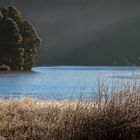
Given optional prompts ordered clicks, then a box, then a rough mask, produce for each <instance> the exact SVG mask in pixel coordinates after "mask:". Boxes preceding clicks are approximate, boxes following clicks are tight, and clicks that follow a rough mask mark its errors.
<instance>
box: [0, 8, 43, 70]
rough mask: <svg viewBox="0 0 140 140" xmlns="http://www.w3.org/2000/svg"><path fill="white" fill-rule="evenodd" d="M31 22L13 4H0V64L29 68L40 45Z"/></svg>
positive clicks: (15, 68)
mask: <svg viewBox="0 0 140 140" xmlns="http://www.w3.org/2000/svg"><path fill="white" fill-rule="evenodd" d="M40 42H41V41H40V38H39V37H38V35H37V33H36V30H35V28H34V26H33V24H31V23H30V21H28V20H26V19H25V18H24V17H23V16H22V14H21V13H20V12H19V11H18V10H17V8H15V7H14V6H8V7H6V6H0V65H3V64H6V65H9V66H10V67H11V69H12V70H31V68H32V66H33V62H34V57H35V55H36V53H37V51H38V48H39V46H40Z"/></svg>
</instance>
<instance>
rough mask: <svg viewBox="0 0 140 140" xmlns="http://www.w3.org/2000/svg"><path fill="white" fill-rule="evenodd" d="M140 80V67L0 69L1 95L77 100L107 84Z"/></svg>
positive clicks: (112, 84)
mask: <svg viewBox="0 0 140 140" xmlns="http://www.w3.org/2000/svg"><path fill="white" fill-rule="evenodd" d="M139 80H140V68H139V67H136V68H130V67H89V66H54V67H34V68H33V69H32V71H31V72H0V97H2V98H11V97H17V98H19V97H23V96H31V97H35V98H43V99H58V100H62V99H77V98H79V97H80V96H81V95H83V94H84V95H85V96H89V95H91V94H94V92H95V91H96V89H97V87H98V86H99V85H101V84H103V83H104V84H105V86H106V85H107V86H108V87H109V88H110V89H111V88H113V86H114V85H115V86H116V87H119V88H120V87H121V86H123V84H124V83H126V82H129V83H133V82H137V83H138V82H139Z"/></svg>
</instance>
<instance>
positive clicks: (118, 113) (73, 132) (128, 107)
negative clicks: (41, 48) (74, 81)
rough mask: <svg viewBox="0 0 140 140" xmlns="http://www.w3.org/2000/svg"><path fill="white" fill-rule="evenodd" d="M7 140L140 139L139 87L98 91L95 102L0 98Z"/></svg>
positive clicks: (1, 125)
mask: <svg viewBox="0 0 140 140" xmlns="http://www.w3.org/2000/svg"><path fill="white" fill-rule="evenodd" d="M0 135H1V136H2V137H3V139H4V140H139V139H140V88H139V87H136V86H135V87H134V88H133V90H132V89H129V87H125V89H123V90H120V91H119V92H118V91H114V92H112V94H111V96H109V97H108V94H107V92H106V90H105V89H104V90H102V92H99V93H98V96H97V97H96V98H94V100H92V101H89V100H88V101H84V100H79V101H68V100H67V101H66V100H65V101H53V100H39V99H32V98H21V99H11V100H9V99H8V100H2V99H1V100H0Z"/></svg>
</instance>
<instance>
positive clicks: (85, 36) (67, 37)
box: [0, 0, 140, 65]
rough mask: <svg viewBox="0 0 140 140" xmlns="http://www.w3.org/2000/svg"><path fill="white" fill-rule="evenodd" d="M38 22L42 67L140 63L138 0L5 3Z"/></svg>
mask: <svg viewBox="0 0 140 140" xmlns="http://www.w3.org/2000/svg"><path fill="white" fill-rule="evenodd" d="M0 2H1V4H6V5H9V4H13V5H15V6H16V7H17V8H18V9H20V10H21V11H22V12H23V14H24V15H25V16H26V17H27V18H28V19H30V20H31V22H33V23H34V25H35V27H36V28H37V31H38V34H39V35H40V36H41V38H42V47H41V48H40V53H39V55H38V56H37V59H36V64H37V65H57V64H59V65H127V64H128V62H129V63H130V64H135V65H139V64H140V62H139V56H140V54H139V52H140V39H139V38H140V2H139V1H136V0H133V1H132V0H124V1H121V0H120V1H117V0H106V1H105V0H20V1H19V0H7V1H6V0H3V1H2V0H0Z"/></svg>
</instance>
